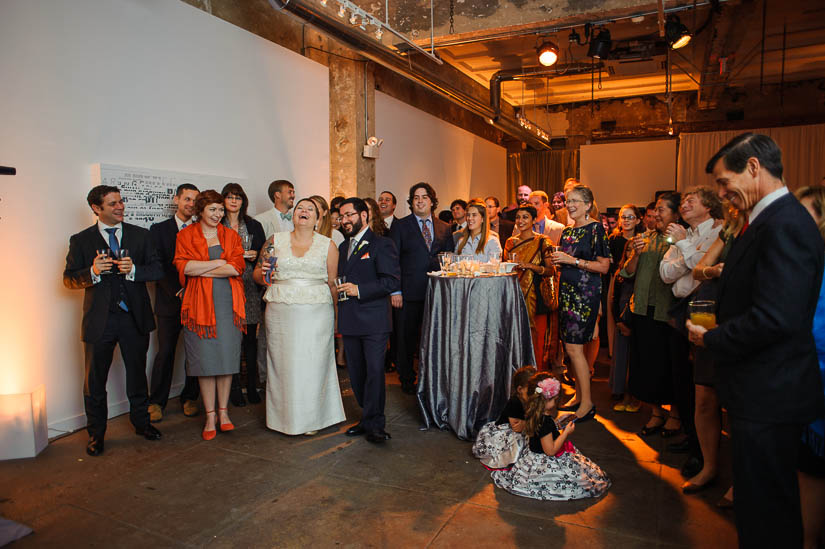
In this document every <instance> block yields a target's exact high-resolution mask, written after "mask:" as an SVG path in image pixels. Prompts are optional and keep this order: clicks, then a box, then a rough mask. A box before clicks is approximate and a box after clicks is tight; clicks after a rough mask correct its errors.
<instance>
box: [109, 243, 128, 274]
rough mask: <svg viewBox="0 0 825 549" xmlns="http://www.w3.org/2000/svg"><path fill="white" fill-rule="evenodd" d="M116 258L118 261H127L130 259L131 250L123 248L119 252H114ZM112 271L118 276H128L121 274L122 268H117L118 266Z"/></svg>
mask: <svg viewBox="0 0 825 549" xmlns="http://www.w3.org/2000/svg"><path fill="white" fill-rule="evenodd" d="M114 257H115V259H117V260H118V261H121V260H123V259H127V258H128V257H129V250H128V249H127V248H121V249H119V250H118V251H116V252H114ZM112 269H113V271H114V272H115V273H117V274H126V273H121V272H120V267H119V266H117V265H116V266H115V267H112Z"/></svg>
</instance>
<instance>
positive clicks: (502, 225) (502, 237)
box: [491, 216, 516, 250]
mask: <svg viewBox="0 0 825 549" xmlns="http://www.w3.org/2000/svg"><path fill="white" fill-rule="evenodd" d="M515 226H516V224H515V223H513V222H512V221H509V220H507V219H504V218H503V217H501V216H498V231H496V234H498V241H499V243H500V244H501V249H502V250H503V249H504V243H505V242H507V239H508V238H510V237H511V236H513V228H514V227H515ZM491 229H492V227H491Z"/></svg>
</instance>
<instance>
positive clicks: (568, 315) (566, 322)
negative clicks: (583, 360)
mask: <svg viewBox="0 0 825 549" xmlns="http://www.w3.org/2000/svg"><path fill="white" fill-rule="evenodd" d="M559 246H560V247H561V251H562V252H564V253H566V254H569V255H571V256H573V257H575V258H577V259H581V260H583V261H595V260H596V258H597V257H608V258H609V257H610V247H609V246H608V244H607V237H606V235H605V232H604V227H603V226H602V224H601V223H597V222H593V223H589V224H587V225H583V226H581V227H566V228H565V229H564V231H563V232H562V233H561V239H560V240H559ZM601 296H602V276H601V275H600V274H599V273H592V272H590V271H585V270H584V269H582V268H580V267H576V266H575V265H562V266H561V281H560V284H559V325H560V329H561V338H562V341H564V342H565V343H574V344H584V343H587V342H588V341H590V340H592V339H593V331H594V330H595V328H596V322H597V320H598V318H599V304H600V303H601Z"/></svg>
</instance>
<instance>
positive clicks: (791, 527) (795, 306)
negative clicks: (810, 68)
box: [687, 133, 825, 547]
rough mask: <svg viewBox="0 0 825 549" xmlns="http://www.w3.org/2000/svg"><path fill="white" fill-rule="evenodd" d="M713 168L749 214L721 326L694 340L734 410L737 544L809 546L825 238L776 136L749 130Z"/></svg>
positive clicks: (724, 288)
mask: <svg viewBox="0 0 825 549" xmlns="http://www.w3.org/2000/svg"><path fill="white" fill-rule="evenodd" d="M706 169H707V171H708V173H712V174H713V177H714V179H715V180H716V183H717V185H718V187H719V194H720V196H721V197H723V198H727V199H728V200H730V202H731V203H732V204H733V205H734V206H735V207H736V208H738V209H739V211H740V212H742V213H743V214H745V215H747V216H748V218H746V219H748V221H749V225H748V226H746V228H745V230H744V231H743V232H742V233H741V234H740V236H739V237H738V238H737V239H736V241H735V242H734V244H733V247H732V248H731V250H730V252H729V253H728V255H727V258H726V261H725V266H724V269H723V270H722V276H721V279H720V282H719V284H720V287H719V298H718V306H717V321H718V327H716V328H714V329H712V330H709V331H707V330H705V329H704V328H702V327H701V326H696V325H694V324H692V323H691V322H690V321H688V324H687V326H688V330H689V333H690V339H691V341H692V342H693V343H695V344H697V345H704V346H705V347H707V348H708V349H709V350H710V351H711V353H713V355H714V357H715V364H716V376H717V390H718V392H719V399H720V401H721V402H722V403H723V404H724V406H725V407H726V408H727V410H728V415H729V419H730V426H731V439H732V443H733V479H734V480H733V486H734V496H735V498H736V505H735V511H736V529H737V531H738V532H739V545H740V546H742V547H756V546H759V547H801V546H802V519H801V516H800V503H799V486H798V483H797V461H798V448H799V441H800V436H801V433H802V427H803V425H804V424H807V423H808V422H810V421H811V420H813V419H814V418H816V417H817V416H821V414H822V412H823V406H825V404H823V399H822V387H821V381H820V377H819V370H818V364H817V356H816V350H815V347H814V340H813V335H812V333H811V325H812V321H813V316H814V311H815V308H816V303H817V297H818V295H819V288H820V283H821V279H822V268H823V254H822V239H821V237H820V235H819V232H818V230H817V227H816V224H815V223H814V222H813V220H812V219H811V216H810V215H809V214H808V213H807V211H806V210H805V208H804V207H803V206H802V205H801V204H799V202H797V200H796V199H795V198H794V197H793V196H792V195H791V194H789V193H788V189H787V188H786V187H785V185H784V183H783V181H782V171H783V170H782V153H781V151H780V150H779V147H777V145H776V143H774V142H773V140H771V138H769V137H767V136H765V135H759V134H752V133H746V134H742V135H740V136H738V137H736V138H734V139H733V140H732V141H730V142H729V143H728V144H727V145H725V146H724V147H722V149H721V150H720V151H719V152H718V153H716V155H715V156H714V157H713V158H711V160H710V162H708V165H707V168H706Z"/></svg>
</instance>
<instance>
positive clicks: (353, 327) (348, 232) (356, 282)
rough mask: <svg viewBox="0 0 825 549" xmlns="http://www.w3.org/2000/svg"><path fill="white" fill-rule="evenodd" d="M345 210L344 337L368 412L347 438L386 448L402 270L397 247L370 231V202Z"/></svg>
mask: <svg viewBox="0 0 825 549" xmlns="http://www.w3.org/2000/svg"><path fill="white" fill-rule="evenodd" d="M340 210H341V216H342V221H341V228H342V229H343V231H344V235H345V236H346V237H347V239H346V240H345V241H344V242H343V243H341V245H340V246H339V248H338V250H339V253H338V274H339V275H340V277H341V278H343V277H346V278H345V279H344V280H342V281H341V283H340V284H338V292H339V293H343V294H345V296H346V299H345V300H344V299H341V298H339V300H338V331H339V332H340V333H341V336H342V337H343V340H344V353H345V354H346V356H347V370H349V378H350V382H351V384H352V392H353V393H354V394H355V398H356V400H357V401H358V405H359V406H361V408H362V409H363V413H362V415H361V421H359V422H358V423H356V424H355V425H353V426H352V427H350V428H349V429H347V432H346V434H347V436H358V435H366V438H367V441H368V442H372V443H375V444H380V443H383V442H384V441H385V440H388V439H389V438H390V435H389V434H388V433H387V432H386V431H385V430H384V427H385V423H386V418H385V416H384V401H385V395H386V386H385V383H384V356H385V355H384V353H385V352H386V349H387V341H388V339H389V335H390V331H391V330H392V314H391V312H390V300H389V296H390V294H391V293H392V292H395V291H397V290H398V289H399V288H400V287H401V269H400V267H399V265H398V253H397V252H396V249H395V244H394V243H393V241H392V240H390V239H389V238H386V237H383V236H378V235H377V234H375V233H373V232H372V230H370V228H369V210H368V209H367V204H366V202H364V201H363V200H361V199H360V198H348V199H347V200H345V201H344V202H342V203H341V206H340Z"/></svg>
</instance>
